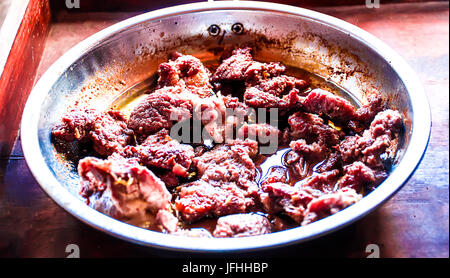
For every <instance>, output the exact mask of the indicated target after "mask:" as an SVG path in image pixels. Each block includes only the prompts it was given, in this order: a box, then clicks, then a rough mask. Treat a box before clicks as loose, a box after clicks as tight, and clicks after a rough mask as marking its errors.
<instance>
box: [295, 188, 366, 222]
mask: <svg viewBox="0 0 450 278" xmlns="http://www.w3.org/2000/svg"><path fill="white" fill-rule="evenodd" d="M361 198H362V195H360V194H358V193H356V191H355V190H353V189H350V188H343V189H341V190H339V191H336V192H334V193H329V194H326V195H323V196H321V197H319V198H317V199H315V200H312V201H311V202H310V203H309V204H308V208H307V210H306V212H305V218H304V220H303V221H302V226H305V225H308V224H310V223H312V222H314V221H317V220H319V219H322V218H325V217H327V216H329V215H332V214H335V213H337V212H339V211H341V210H343V209H345V208H346V207H348V206H350V205H352V204H354V203H356V202H357V201H359V200H360V199H361Z"/></svg>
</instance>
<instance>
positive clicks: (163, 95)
mask: <svg viewBox="0 0 450 278" xmlns="http://www.w3.org/2000/svg"><path fill="white" fill-rule="evenodd" d="M194 99H195V96H194V95H193V94H191V93H189V92H188V91H186V90H184V89H180V88H179V87H164V88H162V89H159V90H156V91H155V92H153V93H151V94H150V95H148V96H147V97H146V98H144V99H143V100H142V101H141V102H140V103H139V104H138V105H137V106H136V107H135V108H134V109H133V111H132V112H131V114H130V118H129V120H128V127H129V128H130V129H132V130H133V131H134V132H135V133H136V134H137V135H139V136H140V137H143V138H145V137H146V136H147V135H150V134H153V133H155V132H156V131H158V130H161V129H170V128H171V127H172V125H173V123H174V122H179V121H182V120H186V119H189V118H191V117H192V109H193V106H194Z"/></svg>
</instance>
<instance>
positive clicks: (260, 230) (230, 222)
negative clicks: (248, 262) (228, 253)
mask: <svg viewBox="0 0 450 278" xmlns="http://www.w3.org/2000/svg"><path fill="white" fill-rule="evenodd" d="M271 231H272V227H271V224H270V222H269V220H268V219H267V218H266V217H264V216H262V215H259V214H249V213H247V214H242V213H241V214H232V215H227V216H222V217H220V218H219V219H218V220H217V225H216V228H215V230H214V232H213V235H214V237H247V236H257V235H263V234H269V233H271Z"/></svg>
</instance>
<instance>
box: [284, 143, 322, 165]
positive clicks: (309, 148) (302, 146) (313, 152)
mask: <svg viewBox="0 0 450 278" xmlns="http://www.w3.org/2000/svg"><path fill="white" fill-rule="evenodd" d="M289 147H291V149H292V151H293V152H296V153H297V154H299V155H301V156H303V157H305V158H306V159H308V160H311V161H321V160H323V159H324V158H325V157H326V156H327V153H328V149H327V148H325V147H324V146H323V145H319V144H317V143H316V142H313V143H312V144H307V143H306V141H305V140H303V139H299V140H296V141H292V142H291V143H290V144H289Z"/></svg>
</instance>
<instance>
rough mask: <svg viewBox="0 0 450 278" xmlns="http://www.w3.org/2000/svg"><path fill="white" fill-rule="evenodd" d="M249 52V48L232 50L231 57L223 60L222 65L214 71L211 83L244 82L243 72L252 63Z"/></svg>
mask: <svg viewBox="0 0 450 278" xmlns="http://www.w3.org/2000/svg"><path fill="white" fill-rule="evenodd" d="M250 51H251V49H250V48H244V49H236V50H234V51H233V52H232V55H231V56H230V57H229V58H228V59H225V60H223V61H222V64H220V66H219V67H218V68H217V69H216V71H215V72H214V74H213V75H212V77H211V81H212V82H218V81H220V82H223V81H245V78H244V75H245V71H246V70H247V68H248V67H249V66H250V65H251V64H252V63H253V57H252V54H251V53H250Z"/></svg>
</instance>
